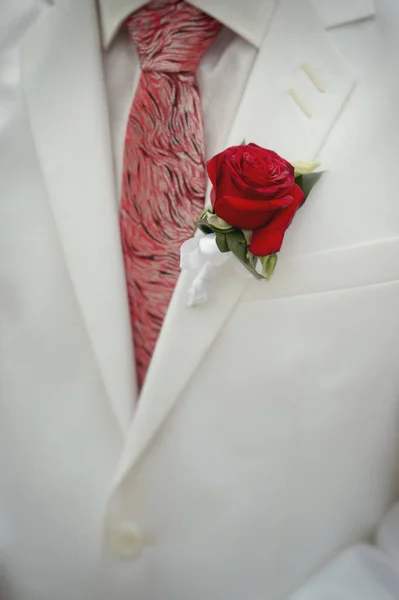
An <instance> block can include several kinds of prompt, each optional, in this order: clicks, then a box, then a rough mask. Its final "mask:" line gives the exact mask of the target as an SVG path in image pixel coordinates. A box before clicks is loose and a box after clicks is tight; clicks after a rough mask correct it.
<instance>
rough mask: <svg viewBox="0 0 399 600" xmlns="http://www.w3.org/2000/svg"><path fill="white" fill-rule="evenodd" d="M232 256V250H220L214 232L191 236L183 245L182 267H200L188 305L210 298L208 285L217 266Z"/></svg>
mask: <svg viewBox="0 0 399 600" xmlns="http://www.w3.org/2000/svg"><path fill="white" fill-rule="evenodd" d="M232 256H233V254H232V253H231V252H220V250H219V248H218V247H217V244H216V236H215V234H214V233H210V234H208V235H204V236H201V237H199V236H198V237H194V238H190V239H189V240H187V241H185V242H184V243H183V244H182V245H181V248H180V266H181V268H182V269H188V270H190V271H191V270H198V269H200V271H199V273H198V275H197V276H196V278H195V279H194V281H193V282H192V284H191V286H190V288H189V290H188V302H187V304H188V306H197V305H198V304H204V302H206V301H207V300H208V285H209V283H210V282H211V281H212V279H213V276H214V274H215V271H216V269H217V267H220V266H221V265H223V264H224V263H225V262H227V261H228V260H229V259H230V258H231V257H232Z"/></svg>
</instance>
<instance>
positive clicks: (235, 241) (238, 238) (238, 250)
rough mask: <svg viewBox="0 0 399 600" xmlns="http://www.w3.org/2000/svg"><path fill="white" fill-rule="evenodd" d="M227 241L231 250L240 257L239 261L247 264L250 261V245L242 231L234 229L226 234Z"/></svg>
mask: <svg viewBox="0 0 399 600" xmlns="http://www.w3.org/2000/svg"><path fill="white" fill-rule="evenodd" d="M226 241H227V245H228V247H229V250H231V252H232V253H233V254H234V256H236V257H237V258H238V260H239V261H241V262H242V263H244V264H246V263H247V262H248V259H247V253H248V246H247V242H246V241H245V237H244V234H243V232H242V231H234V232H233V233H227V234H226Z"/></svg>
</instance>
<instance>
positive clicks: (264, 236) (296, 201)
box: [207, 144, 305, 256]
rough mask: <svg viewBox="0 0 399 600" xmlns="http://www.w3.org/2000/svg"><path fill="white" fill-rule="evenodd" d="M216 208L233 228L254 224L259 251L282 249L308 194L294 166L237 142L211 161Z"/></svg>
mask: <svg viewBox="0 0 399 600" xmlns="http://www.w3.org/2000/svg"><path fill="white" fill-rule="evenodd" d="M207 168H208V174H209V178H210V180H211V182H212V184H213V190H212V194H211V201H212V205H213V210H214V211H215V213H216V214H217V215H218V217H220V218H221V219H224V220H225V221H226V223H228V224H229V225H231V226H232V227H237V228H239V229H251V230H253V233H252V240H251V244H250V246H249V250H250V252H251V253H252V254H253V255H254V256H267V255H268V254H272V253H273V252H278V251H279V250H280V248H281V245H282V243H283V238H284V233H285V231H286V229H287V228H288V227H289V226H290V224H291V221H292V219H293V218H294V215H295V213H296V211H297V210H298V208H299V207H300V205H301V204H302V202H303V201H304V199H305V195H304V193H303V191H302V190H301V188H300V187H299V186H298V185H297V184H296V183H295V178H294V167H293V166H292V165H290V163H289V162H287V161H286V160H284V158H281V156H279V155H278V154H276V152H273V151H272V150H265V149H264V148H261V147H260V146H257V145H256V144H248V145H247V146H231V147H230V148H227V150H225V151H224V152H221V153H220V154H217V155H216V156H214V157H213V158H211V160H210V161H208V163H207Z"/></svg>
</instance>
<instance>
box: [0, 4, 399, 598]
mask: <svg viewBox="0 0 399 600" xmlns="http://www.w3.org/2000/svg"><path fill="white" fill-rule="evenodd" d="M12 4H13V3H10V6H11V7H12ZM36 4H37V3H34V2H33V1H32V2H30V1H29V0H26V2H25V8H26V13H25V16H26V15H28V17H29V18H26V19H25V20H24V19H21V21H20V22H18V23H17V22H16V20H15V19H11V20H10V23H11V25H12V26H13V27H15V31H17V32H18V36H19V41H18V42H17V43H10V36H7V35H6V34H7V32H9V31H11V25H10V23H8V25H7V26H6V27H3V29H2V42H3V53H2V55H1V56H2V59H1V60H2V68H4V71H3V75H4V76H3V77H2V80H1V81H2V89H1V98H2V106H1V109H2V114H3V119H2V122H1V135H0V157H1V161H0V170H1V176H0V186H1V201H0V244H1V252H0V290H1V293H0V327H1V336H0V385H1V398H0V403H1V419H0V426H1V436H0V450H1V452H0V457H1V486H0V489H1V496H0V527H1V529H0V533H1V535H0V553H1V552H2V560H3V563H4V565H5V568H6V571H7V577H8V582H9V585H10V589H11V590H12V592H13V593H14V594H15V596H16V597H17V598H20V599H21V600H54V599H55V598H56V599H57V600H64V598H65V600H67V599H68V600H69V599H71V598H73V599H74V600H80V599H82V600H94V599H96V600H97V599H99V598H100V599H102V598H104V600H105V599H108V598H110V597H113V598H117V599H121V600H125V599H127V598H135V599H137V600H157V599H158V598H164V599H167V600H187V599H188V598H189V599H190V600H204V599H205V598H206V599H207V600H227V599H228V600H241V599H242V598H246V600H260V599H261V598H262V599H265V598H267V599H268V600H274V599H276V600H277V599H280V598H285V597H287V595H288V594H289V593H290V592H291V591H292V590H294V589H295V588H296V586H298V585H299V584H301V583H302V582H303V581H304V580H305V579H306V578H307V577H308V576H309V575H310V573H311V572H313V571H314V570H315V569H316V568H318V567H319V566H321V565H323V563H324V562H325V561H326V560H327V559H328V558H329V557H331V556H333V555H334V554H335V553H336V552H337V551H338V550H339V549H341V548H342V547H345V546H346V545H347V544H349V543H350V542H352V541H356V540H361V539H364V538H365V537H367V536H368V535H369V533H370V531H371V530H372V528H373V527H374V525H375V523H376V522H377V520H378V519H379V518H380V516H381V515H382V514H383V512H384V511H385V509H386V507H387V506H388V505H389V503H390V502H391V501H393V499H394V498H395V495H396V492H397V487H398V485H397V483H398V469H397V450H398V443H399V428H398V408H399V407H398V390H399V370H398V356H399V335H398V333H399V321H398V305H399V283H398V278H399V211H398V209H397V198H396V173H397V156H398V142H397V140H398V132H399V117H398V112H397V106H398V75H397V74H398V69H397V63H396V69H395V61H397V58H396V56H397V55H398V53H397V52H396V54H395V44H396V42H395V35H394V32H395V27H396V25H397V22H398V19H399V16H398V11H397V7H396V8H395V5H394V3H393V2H389V0H380V1H379V2H376V5H377V16H376V17H375V18H374V19H371V20H368V21H366V20H364V18H365V17H369V16H370V13H371V12H372V6H371V3H370V2H369V1H366V0H351V1H350V2H349V1H348V2H344V1H342V2H337V3H336V4H335V5H334V9H333V8H332V7H331V4H330V3H328V2H324V3H323V2H321V1H319V2H318V6H317V8H318V11H316V8H315V4H313V3H312V2H311V1H310V0H278V1H276V2H274V1H273V2H271V1H269V0H268V4H267V6H268V10H265V15H264V18H265V27H264V32H265V33H264V38H263V40H262V42H261V47H260V50H259V53H258V56H257V59H256V63H255V65H254V68H253V70H252V73H251V76H250V79H249V82H248V85H247V88H246V91H245V94H244V96H243V98H242V101H241V104H240V107H239V110H238V113H237V116H236V120H235V123H234V126H233V128H232V130H231V135H230V139H229V144H235V143H240V142H241V140H242V139H246V140H247V141H249V140H251V141H254V142H256V143H258V144H260V145H263V146H265V147H268V148H272V149H274V150H276V151H278V152H280V153H281V154H282V155H283V156H285V157H286V158H287V159H288V160H293V161H294V160H299V159H308V160H310V159H314V158H318V159H320V160H321V161H322V162H323V165H324V167H325V168H326V169H327V172H326V174H325V175H324V176H323V178H322V179H321V180H320V182H319V184H318V185H317V187H316V188H315V189H314V190H313V192H312V194H311V195H310V197H309V198H308V201H307V203H306V204H305V206H304V207H303V209H301V211H300V213H299V214H298V215H297V217H296V219H295V221H294V223H293V225H292V227H291V229H290V230H289V232H288V233H287V236H286V241H285V245H284V247H283V249H282V251H281V253H280V259H279V264H278V268H277V270H276V273H275V276H274V277H273V279H272V281H271V282H270V283H268V284H265V285H262V283H259V282H257V281H255V280H254V281H248V279H246V278H242V277H240V276H239V275H238V274H237V273H236V272H235V270H234V269H232V268H231V266H230V265H229V264H227V265H225V266H224V267H223V268H221V269H220V274H219V277H218V278H217V280H216V281H215V283H214V285H213V288H212V292H211V296H210V299H209V301H208V303H207V304H205V305H203V306H200V307H196V308H195V309H193V308H188V307H187V306H186V294H187V288H188V286H189V283H190V279H191V274H187V273H183V274H182V275H181V277H180V280H179V283H178V286H177V289H176V293H175V295H174V298H173V301H172V304H171V306H170V309H169V311H168V314H167V317H166V321H165V324H164V327H163V330H162V333H161V336H160V339H159V343H158V345H157V349H156V352H155V354H154V357H153V360H152V363H151V367H150V370H149V373H148V376H147V380H146V382H145V386H144V388H143V390H142V394H141V397H140V402H139V404H138V407H137V410H136V411H135V412H134V414H133V408H134V397H135V394H136V391H135V382H134V377H133V368H132V365H133V359H132V350H131V337H130V335H131V334H130V328H129V322H128V311H127V306H126V292H125V283H124V273H123V266H122V260H121V250H120V240H119V230H118V202H117V198H116V194H115V183H114V180H113V170H112V156H111V150H110V140H109V130H108V129H109V128H108V114H107V103H106V95H105V90H104V82H103V73H102V57H101V50H100V43H99V31H98V18H97V14H96V7H95V5H94V3H92V2H91V1H89V0H83V1H81V2H79V3H77V2H76V3H74V2H72V1H71V0H56V1H55V2H54V3H43V4H42V5H41V8H42V9H43V10H42V11H39V9H36V7H34V8H32V7H33V6H34V5H35V6H36ZM265 6H266V4H265ZM29 11H30V12H29ZM40 12H41V14H39V13H40ZM320 17H323V18H324V19H327V18H328V19H329V22H330V25H331V24H332V25H334V24H337V25H338V24H340V25H342V27H341V28H339V30H337V31H336V34H335V37H336V40H338V41H339V38H340V36H341V37H342V40H343V41H344V42H345V43H346V42H347V40H348V39H350V40H351V41H352V42H353V43H349V44H347V57H346V60H345V59H344V58H343V56H342V55H341V54H340V53H339V52H338V51H337V49H336V48H335V47H334V46H333V44H332V43H331V39H330V34H328V33H327V32H326V30H325V27H324V25H323V22H322V20H321V18H320ZM334 20H335V22H334ZM33 21H34V23H33ZM3 22H4V21H3ZM27 23H29V24H30V27H29V28H28V26H27ZM25 25H26V26H25ZM12 39H14V40H15V39H16V38H15V35H14V37H13V38H12ZM351 59H352V60H351ZM357 63H358V64H361V65H364V66H365V68H364V70H363V71H362V69H360V70H357V68H356V64H357ZM309 73H311V74H312V75H311V76H310V75H309ZM356 79H357V82H358V83H357V85H356V84H355V81H356Z"/></svg>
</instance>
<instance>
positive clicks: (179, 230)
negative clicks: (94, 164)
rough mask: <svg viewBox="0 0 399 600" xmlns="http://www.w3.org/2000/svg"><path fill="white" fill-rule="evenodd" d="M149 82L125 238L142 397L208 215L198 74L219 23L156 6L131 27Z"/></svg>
mask: <svg viewBox="0 0 399 600" xmlns="http://www.w3.org/2000/svg"><path fill="white" fill-rule="evenodd" d="M127 26H128V31H129V34H130V37H131V38H132V40H133V42H134V43H135V45H136V47H137V51H138V54H139V58H140V63H141V68H142V73H141V77H140V81H139V85H138V89H137V92H136V96H135V98H134V101H133V104H132V107H131V110H130V114H129V120H128V124H127V130H126V141H125V154H124V167H123V185H122V204H121V214H120V224H121V236H122V244H123V253H124V260H125V270H126V279H127V287H128V296H129V307H130V315H131V321H132V329H133V341H134V348H135V357H136V368H137V377H138V384H139V386H140V387H141V385H142V383H143V381H144V378H145V374H146V372H147V368H148V366H149V363H150V360H151V356H152V353H153V351H154V348H155V344H156V341H157V338H158V335H159V331H160V329H161V326H162V322H163V320H164V317H165V314H166V310H167V308H168V305H169V302H170V299H171V297H172V294H173V290H174V287H175V284H176V280H177V277H178V274H179V248H180V245H181V244H182V242H183V241H184V240H186V239H187V238H188V237H190V236H191V235H192V233H193V228H194V222H195V220H196V219H197V218H198V215H199V214H200V212H201V210H202V209H203V206H204V198H205V184H206V177H205V161H204V132H203V122H202V109H201V100H200V96H199V92H198V87H197V82H196V77H195V72H196V69H197V67H198V64H199V62H200V60H201V58H202V56H203V54H204V53H205V51H206V50H207V48H208V47H209V46H210V45H211V43H212V42H213V40H214V39H215V37H216V35H217V33H218V31H219V29H220V23H218V22H217V21H215V20H214V19H212V18H211V17H209V16H208V15H206V14H204V13H203V12H201V11H200V10H198V9H197V8H195V7H193V6H191V5H189V4H187V3H186V2H182V1H172V2H167V1H165V0H164V1H160V0H154V1H152V2H150V3H149V4H148V5H146V6H145V7H143V8H142V9H140V10H138V11H137V12H135V13H134V14H133V15H132V16H131V17H130V18H129V19H128V21H127Z"/></svg>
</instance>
